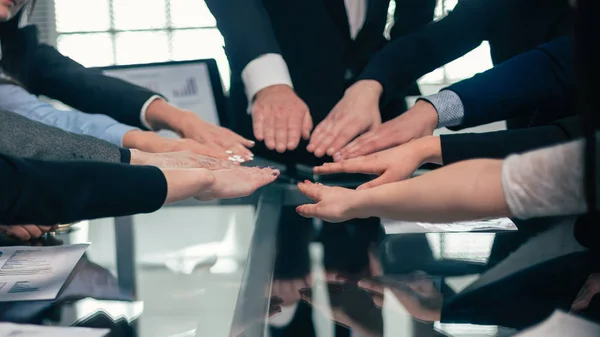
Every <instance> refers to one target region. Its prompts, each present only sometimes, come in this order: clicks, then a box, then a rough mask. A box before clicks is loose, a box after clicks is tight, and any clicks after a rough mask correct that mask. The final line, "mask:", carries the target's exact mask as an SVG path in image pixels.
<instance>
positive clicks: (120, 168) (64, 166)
mask: <svg viewBox="0 0 600 337" xmlns="http://www.w3.org/2000/svg"><path fill="white" fill-rule="evenodd" d="M0 181H2V193H0V224H9V225H12V224H26V223H34V224H39V225H55V224H59V223H69V222H73V221H79V220H86V219H96V218H103V217H116V216H125V215H131V214H137V213H149V212H154V211H156V210H157V209H159V208H160V207H161V206H162V204H163V203H164V201H165V198H166V195H167V182H166V179H165V176H164V175H163V173H162V171H161V170H160V169H158V168H156V167H143V166H129V165H122V164H107V163H98V162H83V161H80V162H43V161H37V160H27V159H17V158H14V157H10V156H6V155H3V154H0Z"/></svg>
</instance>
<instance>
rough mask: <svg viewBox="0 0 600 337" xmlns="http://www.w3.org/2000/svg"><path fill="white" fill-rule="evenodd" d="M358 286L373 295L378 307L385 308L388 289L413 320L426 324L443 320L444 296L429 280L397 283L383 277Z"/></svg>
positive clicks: (364, 281) (421, 279)
mask: <svg viewBox="0 0 600 337" xmlns="http://www.w3.org/2000/svg"><path fill="white" fill-rule="evenodd" d="M358 286H359V287H360V288H362V289H364V290H366V291H368V292H370V293H371V294H372V296H373V303H374V304H375V305H376V306H378V307H382V306H383V303H384V289H386V288H387V289H389V290H390V291H391V292H392V294H394V297H396V299H397V300H398V301H399V302H400V303H401V304H402V305H403V306H404V308H405V309H406V311H408V313H409V314H410V315H411V316H412V317H413V318H415V319H417V320H420V321H424V322H435V321H439V320H440V318H441V312H442V305H443V296H442V294H441V293H440V292H439V291H437V289H435V287H434V285H433V282H432V281H431V280H430V279H429V278H424V277H420V278H418V279H416V280H413V281H396V280H394V279H391V278H389V277H381V278H377V279H370V280H362V281H360V282H358Z"/></svg>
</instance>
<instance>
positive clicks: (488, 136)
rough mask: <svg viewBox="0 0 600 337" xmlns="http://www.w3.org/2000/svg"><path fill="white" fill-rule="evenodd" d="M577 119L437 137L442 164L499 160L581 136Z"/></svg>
mask: <svg viewBox="0 0 600 337" xmlns="http://www.w3.org/2000/svg"><path fill="white" fill-rule="evenodd" d="M579 125H580V120H579V118H577V117H572V118H566V119H563V120H561V121H558V122H556V123H554V124H551V125H547V126H540V127H534V128H527V129H516V130H506V131H497V132H486V133H465V134H451V135H441V136H440V140H441V141H440V143H441V148H440V151H441V152H440V155H441V158H442V160H441V161H442V162H443V163H444V164H445V165H449V164H453V163H456V162H459V161H463V160H469V159H475V158H496V159H502V158H505V157H507V156H508V155H510V154H513V153H520V152H524V151H531V150H534V149H537V148H541V147H545V146H551V145H556V144H559V143H563V142H567V141H569V140H572V139H574V138H578V137H581V133H580V132H579V129H580V127H579Z"/></svg>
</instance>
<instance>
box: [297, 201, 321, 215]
mask: <svg viewBox="0 0 600 337" xmlns="http://www.w3.org/2000/svg"><path fill="white" fill-rule="evenodd" d="M296 212H297V213H298V214H300V215H301V216H303V217H305V218H316V217H318V209H317V205H316V204H306V205H300V206H298V207H296Z"/></svg>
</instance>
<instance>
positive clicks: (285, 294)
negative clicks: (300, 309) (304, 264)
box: [271, 278, 309, 307]
mask: <svg viewBox="0 0 600 337" xmlns="http://www.w3.org/2000/svg"><path fill="white" fill-rule="evenodd" d="M307 287H309V284H308V282H307V280H306V278H304V279H301V278H298V279H291V280H273V286H272V287H271V296H273V297H276V298H280V299H281V300H282V303H281V305H283V306H285V307H287V306H290V305H292V304H295V303H297V302H299V301H300V292H299V291H300V289H304V288H307Z"/></svg>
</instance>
